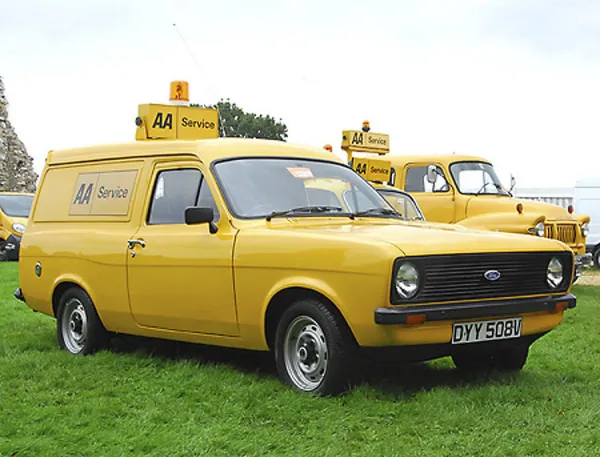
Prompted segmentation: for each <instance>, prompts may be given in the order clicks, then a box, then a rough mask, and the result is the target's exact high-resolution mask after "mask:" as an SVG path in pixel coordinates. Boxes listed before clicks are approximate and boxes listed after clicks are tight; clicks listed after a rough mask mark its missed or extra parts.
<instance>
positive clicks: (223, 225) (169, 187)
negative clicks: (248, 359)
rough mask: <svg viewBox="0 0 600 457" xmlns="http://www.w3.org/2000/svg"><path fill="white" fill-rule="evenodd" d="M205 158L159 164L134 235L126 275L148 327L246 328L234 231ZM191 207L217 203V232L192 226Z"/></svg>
mask: <svg viewBox="0 0 600 457" xmlns="http://www.w3.org/2000/svg"><path fill="white" fill-rule="evenodd" d="M203 171H204V170H203V167H202V165H201V164H200V162H198V161H181V162H165V163H158V164H157V165H156V166H155V169H154V172H153V176H152V183H151V187H150V190H151V191H150V192H149V195H148V197H147V200H146V205H145V206H146V209H145V212H144V220H143V221H141V223H140V225H139V227H138V229H137V231H136V232H135V233H133V234H132V236H131V241H132V242H133V243H132V245H131V247H130V248H129V249H128V257H127V258H128V261H127V274H128V286H129V301H130V307H131V312H132V314H133V317H134V319H135V320H136V322H137V323H138V324H139V325H141V326H145V327H154V328H160V329H168V330H175V331H185V332H196V333H208V334H219V335H229V336H237V335H239V332H238V326H237V318H236V310H235V301H234V290H233V269H232V251H233V242H234V236H235V232H234V231H233V230H232V228H231V227H230V226H229V223H228V221H226V220H225V221H219V211H218V208H217V205H216V204H215V201H214V199H213V197H212V192H213V190H212V189H211V187H210V185H209V182H208V180H207V179H205V175H204V173H203ZM188 206H211V207H212V208H213V210H214V211H215V223H216V224H217V227H218V231H217V233H215V234H211V233H209V228H208V224H199V225H186V224H185V222H184V211H185V208H186V207H188Z"/></svg>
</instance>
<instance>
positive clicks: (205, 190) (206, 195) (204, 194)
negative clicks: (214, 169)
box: [196, 179, 221, 222]
mask: <svg viewBox="0 0 600 457" xmlns="http://www.w3.org/2000/svg"><path fill="white" fill-rule="evenodd" d="M196 206H202V207H204V208H212V210H213V213H214V215H215V218H214V222H218V221H219V219H220V218H221V214H219V208H217V204H216V203H215V199H214V198H213V196H212V193H211V192H210V188H209V187H208V184H207V183H206V180H205V179H203V180H202V184H201V185H200V194H199V195H198V201H197V202H196Z"/></svg>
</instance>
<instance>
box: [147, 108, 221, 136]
mask: <svg viewBox="0 0 600 457" xmlns="http://www.w3.org/2000/svg"><path fill="white" fill-rule="evenodd" d="M136 124H137V128H136V132H135V139H136V140H204V139H209V138H219V112H218V111H217V110H216V109H214V108H197V107H190V106H173V105H159V104H150V103H148V104H143V105H139V106H138V117H137V119H136Z"/></svg>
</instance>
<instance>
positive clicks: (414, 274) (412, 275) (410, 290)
mask: <svg viewBox="0 0 600 457" xmlns="http://www.w3.org/2000/svg"><path fill="white" fill-rule="evenodd" d="M419 282H420V278H419V270H417V268H416V267H415V266H414V265H413V264H412V263H410V262H404V263H402V264H401V265H400V267H399V268H398V271H396V292H397V293H398V296H399V297H400V298H402V299H405V300H408V299H410V298H413V297H414V296H415V295H417V292H418V291H419Z"/></svg>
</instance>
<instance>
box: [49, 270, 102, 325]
mask: <svg viewBox="0 0 600 457" xmlns="http://www.w3.org/2000/svg"><path fill="white" fill-rule="evenodd" d="M71 287H78V288H79V289H81V290H83V291H84V292H85V293H86V294H88V296H89V297H90V299H91V300H92V303H95V301H94V297H93V294H92V293H91V291H90V288H89V287H88V285H87V284H86V283H85V281H83V280H81V278H76V277H72V276H62V277H59V278H57V280H56V281H55V282H54V285H53V286H52V314H53V315H54V317H57V313H58V305H59V303H60V297H62V295H63V294H64V293H65V292H66V291H67V290H69V289H70V288H71ZM94 307H95V305H94ZM96 312H98V310H97V309H96Z"/></svg>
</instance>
